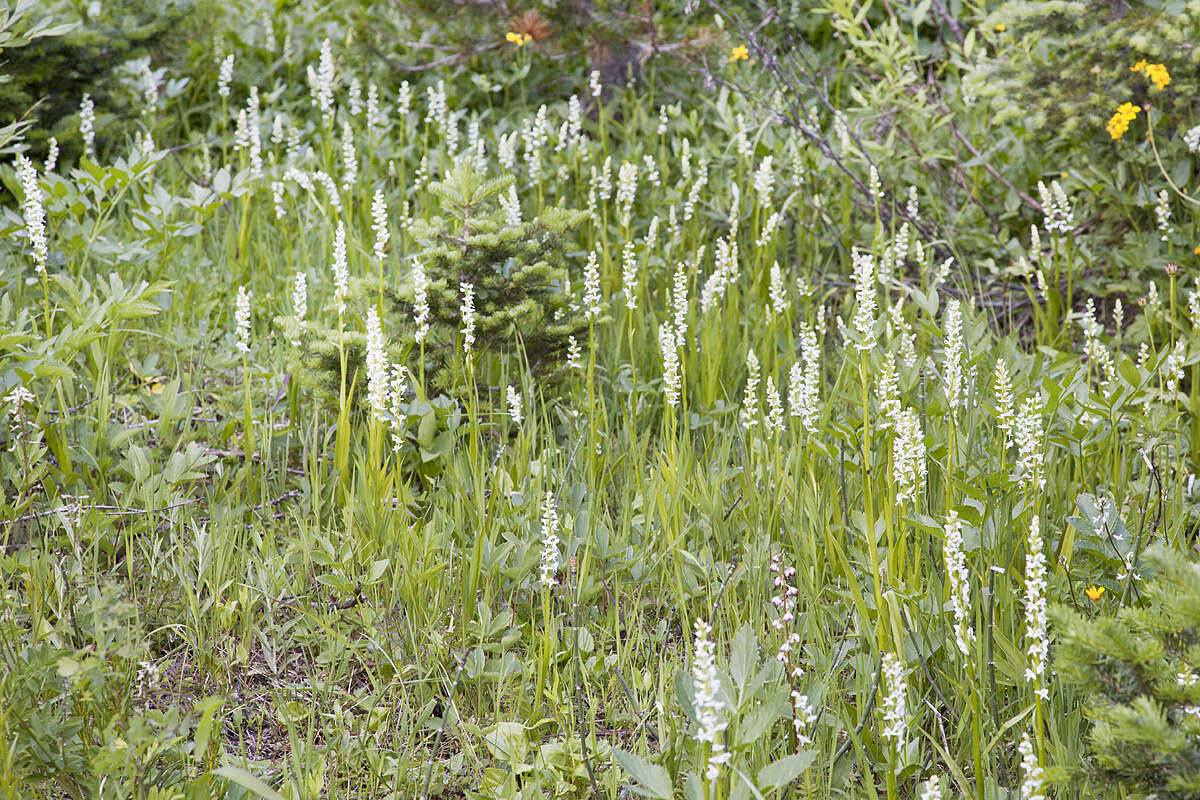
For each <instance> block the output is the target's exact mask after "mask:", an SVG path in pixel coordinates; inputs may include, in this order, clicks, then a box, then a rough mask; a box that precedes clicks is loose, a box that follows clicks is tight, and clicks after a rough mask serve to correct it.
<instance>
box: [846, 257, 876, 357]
mask: <svg viewBox="0 0 1200 800" xmlns="http://www.w3.org/2000/svg"><path fill="white" fill-rule="evenodd" d="M850 258H851V260H852V261H853V264H854V329H855V330H856V331H857V332H858V339H859V340H858V342H856V343H855V347H857V348H858V349H859V350H861V351H868V350H874V349H875V345H876V343H877V341H878V339H877V337H876V334H875V310H876V294H875V291H876V287H875V283H876V277H877V276H876V271H875V270H876V265H875V257H874V256H873V255H871V253H869V252H864V251H862V250H859V249H858V248H855V249H854V250H853V251H852V252H851V254H850Z"/></svg>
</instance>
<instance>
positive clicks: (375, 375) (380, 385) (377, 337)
mask: <svg viewBox="0 0 1200 800" xmlns="http://www.w3.org/2000/svg"><path fill="white" fill-rule="evenodd" d="M389 371H390V370H389V364H388V358H387V352H386V351H385V350H384V340H383V325H382V324H381V323H380V321H379V310H378V309H377V308H376V307H375V306H371V308H370V310H369V311H367V405H369V406H370V407H371V414H372V416H373V417H374V418H375V419H377V420H379V421H380V422H384V421H385V419H384V414H385V413H386V412H387V406H388V392H389V390H390V388H391V381H390V378H389V375H388V373H389Z"/></svg>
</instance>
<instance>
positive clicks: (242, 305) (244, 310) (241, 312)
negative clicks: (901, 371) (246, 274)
mask: <svg viewBox="0 0 1200 800" xmlns="http://www.w3.org/2000/svg"><path fill="white" fill-rule="evenodd" d="M233 318H234V322H235V323H236V325H237V349H238V352H239V353H242V354H243V355H244V354H246V353H249V352H250V292H249V291H247V290H246V287H245V286H239V287H238V293H237V299H236V300H235V301H234V306H233Z"/></svg>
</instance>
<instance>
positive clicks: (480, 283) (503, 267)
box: [391, 165, 587, 384]
mask: <svg viewBox="0 0 1200 800" xmlns="http://www.w3.org/2000/svg"><path fill="white" fill-rule="evenodd" d="M511 183H512V179H511V178H502V179H498V180H494V181H483V180H482V179H480V178H479V177H478V176H476V175H474V174H473V173H472V172H470V170H469V168H468V167H466V166H465V165H460V166H459V167H458V168H456V170H455V171H454V173H452V175H450V176H449V177H448V179H447V180H446V181H444V182H442V183H439V184H435V185H434V186H433V187H432V188H433V191H434V192H435V193H437V194H438V195H439V196H440V197H441V198H442V202H443V206H444V207H446V208H448V209H449V210H452V212H453V213H454V220H453V221H452V222H449V223H447V222H445V221H443V220H441V219H440V218H434V219H433V220H431V221H429V222H428V223H425V224H419V225H417V226H416V228H415V233H416V235H417V236H418V238H420V239H423V240H424V241H425V243H426V248H425V250H424V251H423V252H422V253H421V254H420V255H419V256H418V258H420V259H421V261H422V263H423V264H424V267H425V271H426V274H427V276H428V279H429V289H428V297H429V312H430V322H431V325H432V326H433V331H432V332H431V334H430V343H431V345H432V346H430V345H427V347H426V352H427V354H430V355H432V356H433V357H434V359H435V363H436V364H437V365H438V366H437V367H436V369H437V370H438V371H439V372H440V373H441V374H442V375H443V376H444V373H445V369H444V368H445V367H446V366H448V364H449V363H450V361H451V360H452V359H453V358H455V357H456V355H457V353H456V352H454V349H455V344H456V342H457V343H458V344H459V346H458V347H457V350H458V351H461V349H462V348H461V338H462V337H461V329H462V327H463V320H462V311H461V305H462V289H461V285H462V284H463V283H470V284H471V285H472V286H473V287H474V291H475V331H476V332H475V340H476V343H475V347H474V350H475V351H476V353H477V355H476V358H477V359H479V358H480V355H482V354H485V353H489V352H490V353H494V354H499V355H501V356H513V355H518V354H520V355H521V356H522V358H523V360H524V361H525V362H527V363H528V366H529V369H530V371H531V372H532V373H533V374H534V375H541V376H544V375H549V374H552V373H554V372H555V371H556V370H558V369H559V368H560V367H562V366H563V360H564V359H565V356H566V352H567V343H568V337H569V336H575V338H576V340H577V341H579V342H581V344H582V343H583V342H584V341H586V338H587V320H586V319H585V318H584V317H583V315H582V313H580V312H579V311H578V310H572V309H571V307H570V297H568V296H567V294H566V293H565V291H564V290H565V288H566V280H567V268H566V264H565V257H564V254H563V249H562V248H563V239H562V234H564V233H565V232H566V231H567V230H568V229H569V228H571V227H573V226H575V225H577V224H579V223H580V222H581V221H582V220H583V219H584V216H585V215H584V214H583V213H582V212H577V211H563V210H558V209H555V210H551V211H548V212H546V213H544V214H543V215H542V216H541V217H540V218H538V219H536V220H532V221H529V222H522V223H521V224H518V225H510V224H508V223H507V222H505V221H504V219H503V218H502V215H501V214H499V213H497V212H495V211H489V210H487V209H486V207H485V205H484V204H485V203H487V201H488V200H489V199H490V198H491V197H494V196H495V195H497V194H499V193H500V192H501V191H504V190H506V189H507V188H508V187H509V185H510V184H511ZM391 299H392V303H393V309H394V311H395V313H396V314H397V315H406V314H408V315H410V314H411V302H410V301H411V295H400V294H394V295H392V296H391ZM444 380H445V378H444V377H441V378H439V379H438V383H439V384H441V383H443V382H444Z"/></svg>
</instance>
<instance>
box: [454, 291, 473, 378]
mask: <svg viewBox="0 0 1200 800" xmlns="http://www.w3.org/2000/svg"><path fill="white" fill-rule="evenodd" d="M458 288H459V290H460V291H461V292H462V296H463V299H462V306H461V307H460V308H459V313H460V314H461V315H462V324H463V326H462V335H463V352H464V353H466V355H467V359H468V360H470V358H471V348H472V347H473V346H474V345H475V287H474V286H473V285H472V284H470V283H467V282H465V281H464V282H462V283H460V284H458Z"/></svg>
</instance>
